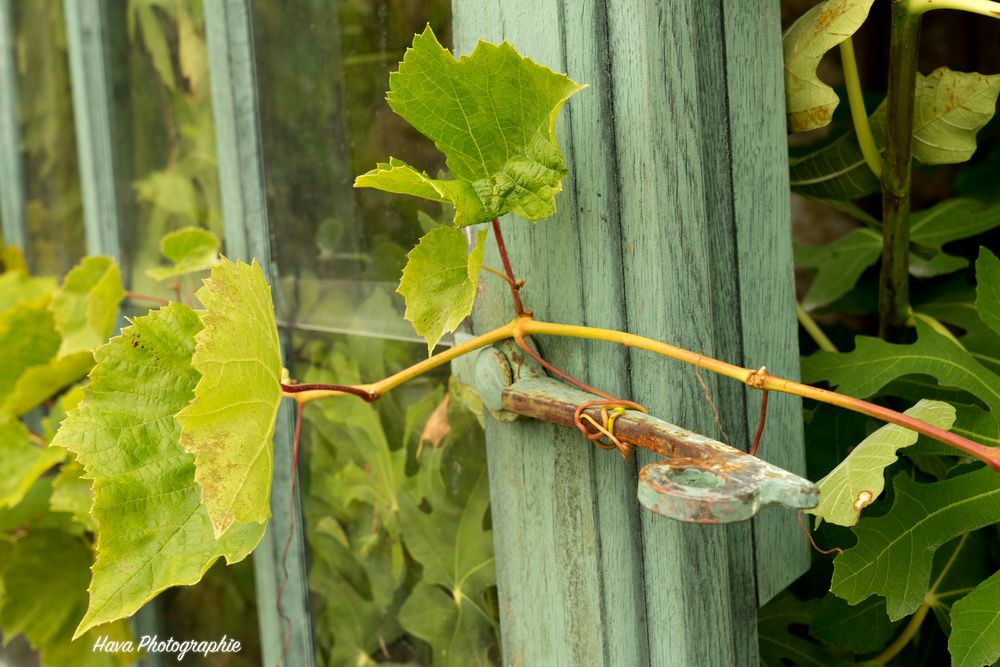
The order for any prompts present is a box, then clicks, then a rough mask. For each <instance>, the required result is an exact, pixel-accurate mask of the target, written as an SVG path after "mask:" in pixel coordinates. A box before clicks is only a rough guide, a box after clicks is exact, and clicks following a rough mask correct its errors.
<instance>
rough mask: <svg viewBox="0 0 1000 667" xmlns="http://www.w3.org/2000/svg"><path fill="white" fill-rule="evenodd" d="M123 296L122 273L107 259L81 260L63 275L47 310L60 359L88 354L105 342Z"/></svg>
mask: <svg viewBox="0 0 1000 667" xmlns="http://www.w3.org/2000/svg"><path fill="white" fill-rule="evenodd" d="M124 296H125V290H124V288H123V287H122V279H121V272H120V271H119V270H118V265H117V264H116V263H115V261H114V260H113V259H111V258H110V257H102V256H100V255H97V256H93V257H84V258H83V259H82V260H80V263H79V264H77V265H76V266H75V267H73V269H72V270H71V271H70V272H69V273H67V274H66V278H65V279H64V280H63V284H62V286H61V287H60V288H59V290H58V291H57V292H56V294H55V296H54V297H53V298H52V303H51V306H50V308H51V309H52V314H53V317H54V318H55V325H56V329H57V330H58V331H59V334H60V335H61V336H62V342H61V344H60V345H59V354H58V356H59V357H66V356H69V355H71V354H74V353H78V352H91V351H92V350H93V349H94V348H96V347H98V346H99V345H102V344H103V343H104V341H106V340H107V339H108V336H110V335H111V332H112V331H113V330H114V328H115V323H116V322H117V321H118V304H119V303H120V302H121V300H122V297H124Z"/></svg>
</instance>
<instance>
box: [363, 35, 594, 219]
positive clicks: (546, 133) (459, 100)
mask: <svg viewBox="0 0 1000 667" xmlns="http://www.w3.org/2000/svg"><path fill="white" fill-rule="evenodd" d="M389 89H390V90H389V94H388V96H387V98H386V99H387V100H388V102H389V106H390V107H392V110H393V111H395V112H396V113H397V114H399V115H400V116H402V117H403V118H404V119H406V121H407V122H409V123H410V124H411V125H413V126H414V127H415V128H417V129H418V130H419V131H420V132H421V133H423V134H424V135H425V136H427V137H429V138H430V139H432V140H433V141H434V144H435V145H436V146H437V147H438V149H439V150H440V151H441V152H443V153H444V154H445V157H446V158H447V163H448V168H449V170H450V171H451V174H452V176H454V177H455V179H456V180H454V181H442V180H437V181H434V180H431V179H430V178H428V177H427V176H426V174H422V173H421V172H419V171H418V170H416V169H413V168H412V167H409V166H408V165H406V164H405V163H403V162H401V161H399V160H394V161H391V162H390V163H389V164H388V165H384V164H383V165H380V166H379V168H378V169H376V170H374V171H371V172H369V173H367V174H365V175H363V176H360V177H359V178H358V180H357V181H356V182H355V186H356V187H375V188H379V189H384V190H388V191H390V192H401V193H405V194H412V195H415V196H418V197H426V198H429V199H434V200H436V201H448V202H450V203H451V204H452V205H454V206H455V224H456V225H459V226H462V225H468V224H474V223H477V222H487V221H489V220H491V219H493V218H495V217H497V216H500V215H503V214H505V213H514V214H515V215H519V216H521V217H523V218H525V219H527V220H532V221H534V220H540V219H542V218H545V217H548V216H550V215H552V213H553V212H555V208H556V205H555V196H556V194H557V193H558V192H559V191H560V190H561V189H562V178H563V176H565V175H566V165H565V162H564V160H563V157H562V154H561V153H560V152H559V147H558V145H557V144H556V136H555V122H556V116H557V115H558V114H559V110H560V109H562V106H563V104H565V103H566V100H568V99H569V98H570V97H571V96H572V95H573V94H575V93H577V92H579V91H580V90H582V89H583V86H581V85H579V84H577V83H575V82H574V81H572V80H571V79H569V77H567V76H566V75H564V74H556V73H555V72H552V71H551V70H549V69H547V68H545V67H542V66H541V65H538V64H537V63H534V62H532V61H531V60H529V59H528V58H523V57H521V56H520V55H519V54H518V53H517V51H515V50H514V49H513V47H511V46H510V45H509V44H507V43H506V42H504V43H502V44H500V45H499V46H498V45H495V44H488V43H486V42H480V43H479V44H478V45H477V46H476V48H475V50H474V51H473V52H472V53H471V54H470V55H468V56H463V57H462V58H461V59H460V60H455V58H454V57H453V56H452V55H451V54H450V53H449V52H448V51H447V49H445V48H444V47H443V46H441V44H440V43H438V41H437V38H436V37H435V36H434V33H433V31H431V29H430V27H428V28H427V29H426V30H424V32H423V33H422V34H420V35H417V36H416V37H415V38H414V40H413V46H412V47H411V48H410V49H407V51H406V55H405V56H404V58H403V62H402V63H400V66H399V71H397V72H394V73H392V74H391V75H390V76H389Z"/></svg>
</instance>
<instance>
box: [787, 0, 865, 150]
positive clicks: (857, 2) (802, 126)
mask: <svg viewBox="0 0 1000 667" xmlns="http://www.w3.org/2000/svg"><path fill="white" fill-rule="evenodd" d="M873 1H874V0H826V2H821V3H820V4H818V5H816V6H815V7H813V8H812V9H810V10H809V11H807V12H806V13H805V14H803V15H802V16H800V17H799V19H798V20H797V21H796V22H795V23H793V24H792V26H791V27H790V28H789V29H788V30H787V31H786V32H785V36H784V38H783V42H784V48H785V96H786V108H787V113H788V131H789V132H792V133H795V132H805V131H806V130H814V129H816V128H817V127H823V126H825V125H827V124H829V123H830V119H831V118H832V117H833V110H834V109H836V108H837V104H838V103H839V102H840V98H839V97H837V93H835V92H833V88H831V87H830V86H828V85H826V84H825V83H823V82H822V81H820V80H819V77H817V76H816V68H817V67H818V66H819V61H820V60H822V58H823V55H824V54H825V53H826V52H827V51H829V50H830V49H832V48H833V47H835V46H837V45H838V44H840V43H841V42H843V41H844V40H845V39H849V38H850V37H851V35H853V34H854V32H855V31H856V30H857V29H858V28H860V27H861V24H862V23H864V22H865V19H866V18H868V10H869V9H871V6H872V2H873Z"/></svg>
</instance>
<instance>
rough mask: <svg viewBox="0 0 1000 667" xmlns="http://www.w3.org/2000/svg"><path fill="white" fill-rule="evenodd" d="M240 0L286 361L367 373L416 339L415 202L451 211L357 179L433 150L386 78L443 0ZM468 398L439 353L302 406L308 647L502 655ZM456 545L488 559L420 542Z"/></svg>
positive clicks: (339, 375) (352, 377) (419, 226)
mask: <svg viewBox="0 0 1000 667" xmlns="http://www.w3.org/2000/svg"><path fill="white" fill-rule="evenodd" d="M252 6H253V27H254V52H255V57H256V59H257V62H256V69H257V79H258V84H259V96H260V106H261V133H262V140H263V147H264V167H265V172H266V173H265V176H266V187H267V205H268V218H269V220H270V225H271V231H272V245H273V248H272V257H273V259H274V261H275V262H276V264H277V267H278V271H279V274H280V284H279V285H277V286H276V289H275V292H276V295H277V298H278V301H279V316H280V319H281V320H282V321H283V323H284V325H285V327H286V330H287V332H288V333H289V336H288V338H289V340H290V341H291V347H292V354H291V359H289V361H288V364H289V366H290V371H291V373H292V374H293V376H294V377H295V378H296V379H297V381H299V382H332V383H355V382H362V381H364V382H369V381H373V380H377V379H379V378H382V377H385V376H387V375H389V374H392V373H394V372H396V371H399V370H401V369H403V368H405V367H406V366H408V365H410V364H412V363H414V362H416V361H418V360H420V359H421V358H426V356H427V346H426V344H425V343H424V342H423V340H421V339H418V338H417V337H416V336H415V334H414V333H413V330H412V328H411V326H410V324H409V323H408V322H406V321H405V320H404V319H403V317H402V315H403V307H402V301H401V299H400V297H399V295H397V294H396V293H395V288H396V284H397V282H398V280H399V276H400V273H401V271H402V268H403V264H404V262H405V255H406V253H407V252H408V251H409V249H410V248H411V247H412V246H413V245H414V244H415V243H416V241H417V239H418V238H419V237H420V236H421V235H422V234H423V233H425V230H426V227H427V225H428V224H433V222H430V223H428V218H427V217H426V216H430V217H431V218H436V219H441V218H442V217H443V214H444V212H443V211H442V210H441V209H440V208H439V207H437V206H436V205H434V204H433V203H428V202H422V201H421V200H418V199H414V198H406V197H399V196H394V195H389V194H386V193H382V192H378V191H375V190H368V189H363V190H355V189H354V188H353V187H352V183H353V180H354V177H355V176H356V175H357V174H359V173H363V172H365V171H368V170H369V169H371V168H372V167H373V166H374V165H375V163H376V162H381V161H385V159H386V158H387V157H388V156H390V155H392V156H396V157H399V158H401V159H404V160H406V161H407V162H410V163H411V164H414V165H416V166H419V167H420V168H422V169H424V170H426V171H428V172H429V173H432V174H433V173H437V172H438V171H440V170H442V169H443V168H444V160H443V157H442V156H441V155H440V154H439V153H438V151H437V149H436V148H435V147H434V145H433V144H432V143H431V142H430V141H429V140H427V139H426V138H424V137H422V136H421V135H419V133H417V132H416V131H415V130H413V129H412V128H411V127H410V126H409V125H407V124H406V123H405V121H403V120H402V119H400V118H399V117H398V116H396V115H395V114H394V113H392V111H391V110H390V109H389V107H388V105H387V104H386V102H385V92H386V89H387V87H388V80H389V72H390V71H392V70H394V69H395V68H396V63H397V62H398V61H399V60H400V59H401V58H402V56H403V53H404V52H405V50H406V48H407V47H408V46H409V45H410V43H411V41H412V39H413V35H414V33H416V32H419V31H422V30H423V28H424V26H425V25H426V24H427V23H428V22H429V23H430V25H431V27H432V28H433V29H434V31H435V33H436V34H437V35H438V37H439V39H440V40H441V41H442V43H444V44H445V45H449V44H450V37H451V25H450V22H451V10H450V2H449V1H448V0H430V1H428V0H423V1H421V0H343V1H341V2H336V3H331V2H317V1H315V0H292V1H288V2H282V3H275V2H268V1H267V0H256V1H255V2H253V4H252ZM476 402H477V399H476V398H475V397H474V396H473V395H471V394H470V393H468V392H463V391H460V390H459V389H458V386H457V385H454V384H453V383H451V382H450V381H449V378H448V369H447V368H442V369H439V370H438V372H436V373H430V374H426V375H423V376H420V377H419V378H417V379H415V380H413V381H411V382H409V383H407V384H405V385H403V386H401V387H399V388H397V389H395V390H393V391H392V392H390V393H389V394H387V395H385V396H384V397H383V398H381V399H379V400H378V401H376V402H375V403H372V404H368V403H365V402H363V401H359V400H356V399H354V398H350V397H344V398H336V399H329V400H324V401H318V402H316V403H314V404H310V406H309V407H308V409H306V410H305V411H304V413H303V418H304V426H303V441H302V443H301V448H302V456H301V457H300V460H301V464H300V466H301V467H300V478H301V480H302V485H303V504H304V510H305V511H304V517H305V518H304V520H305V523H306V526H305V528H306V535H307V540H308V547H309V555H310V559H311V563H310V576H309V585H310V593H311V602H312V608H313V634H314V637H315V641H316V651H317V664H322V665H331V666H339V665H345V666H346V665H357V664H372V663H393V664H403V663H405V664H414V665H431V664H434V663H435V657H434V656H435V655H438V659H437V660H436V662H437V663H438V664H440V662H441V661H440V655H441V654H442V652H448V653H450V655H451V656H452V662H453V663H454V664H484V662H486V661H493V662H496V661H497V659H498V649H497V645H498V641H497V627H498V622H497V610H496V588H495V575H494V568H493V545H492V534H491V533H490V532H489V514H488V512H487V504H488V498H489V495H488V494H489V490H488V486H487V481H486V474H485V470H486V468H485V450H484V444H483V434H482V428H481V425H480V421H479V419H478V418H477V412H478V414H479V418H481V415H482V412H481V410H482V408H481V406H478V407H476ZM470 406H471V407H470ZM460 531H462V533H461V534H462V535H463V537H462V540H463V543H462V547H459V546H458V545H459V534H460ZM460 548H461V549H462V552H463V553H465V554H469V555H470V557H471V555H474V554H477V555H478V556H480V558H478V559H477V560H476V562H475V564H473V565H469V563H468V562H467V561H466V560H463V559H458V561H456V562H459V561H461V563H462V565H461V566H460V567H459V568H458V569H459V570H461V571H460V572H458V571H456V569H455V568H450V569H448V571H447V572H445V571H443V570H442V569H441V568H437V569H435V566H434V564H433V563H432V562H431V561H432V560H434V559H436V558H439V557H440V558H443V559H445V560H448V559H452V560H454V556H455V554H456V552H457V550H458V549H460ZM456 579H461V580H462V583H461V584H459V583H458V581H457V580H456ZM459 591H460V593H461V594H457V593H458V592H459ZM456 599H458V600H460V601H461V607H459V606H457V605H456V604H455V600H456ZM429 619H436V620H437V621H440V623H438V624H437V625H435V623H434V622H430V623H429V622H428V620H429ZM459 619H461V622H459Z"/></svg>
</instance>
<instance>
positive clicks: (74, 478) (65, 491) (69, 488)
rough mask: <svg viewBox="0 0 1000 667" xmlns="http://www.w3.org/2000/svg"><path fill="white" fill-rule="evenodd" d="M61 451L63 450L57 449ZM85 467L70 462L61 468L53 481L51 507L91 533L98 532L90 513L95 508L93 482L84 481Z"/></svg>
mask: <svg viewBox="0 0 1000 667" xmlns="http://www.w3.org/2000/svg"><path fill="white" fill-rule="evenodd" d="M57 451H65V450H61V448H59V449H57ZM83 474H84V473H83V466H81V465H80V464H79V463H78V462H76V461H68V462H66V463H64V464H63V465H62V466H61V467H60V468H59V474H58V475H56V477H55V479H54V480H52V496H51V497H50V498H49V507H51V508H52V511H53V512H66V513H68V514H71V515H72V516H73V519H75V520H76V522H77V523H79V524H80V525H81V526H83V527H84V528H86V529H87V530H89V531H90V532H96V531H97V522H96V521H95V520H94V517H93V515H92V514H91V513H90V511H91V508H92V507H93V506H94V493H93V491H92V490H91V481H90V480H88V479H84V477H83Z"/></svg>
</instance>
